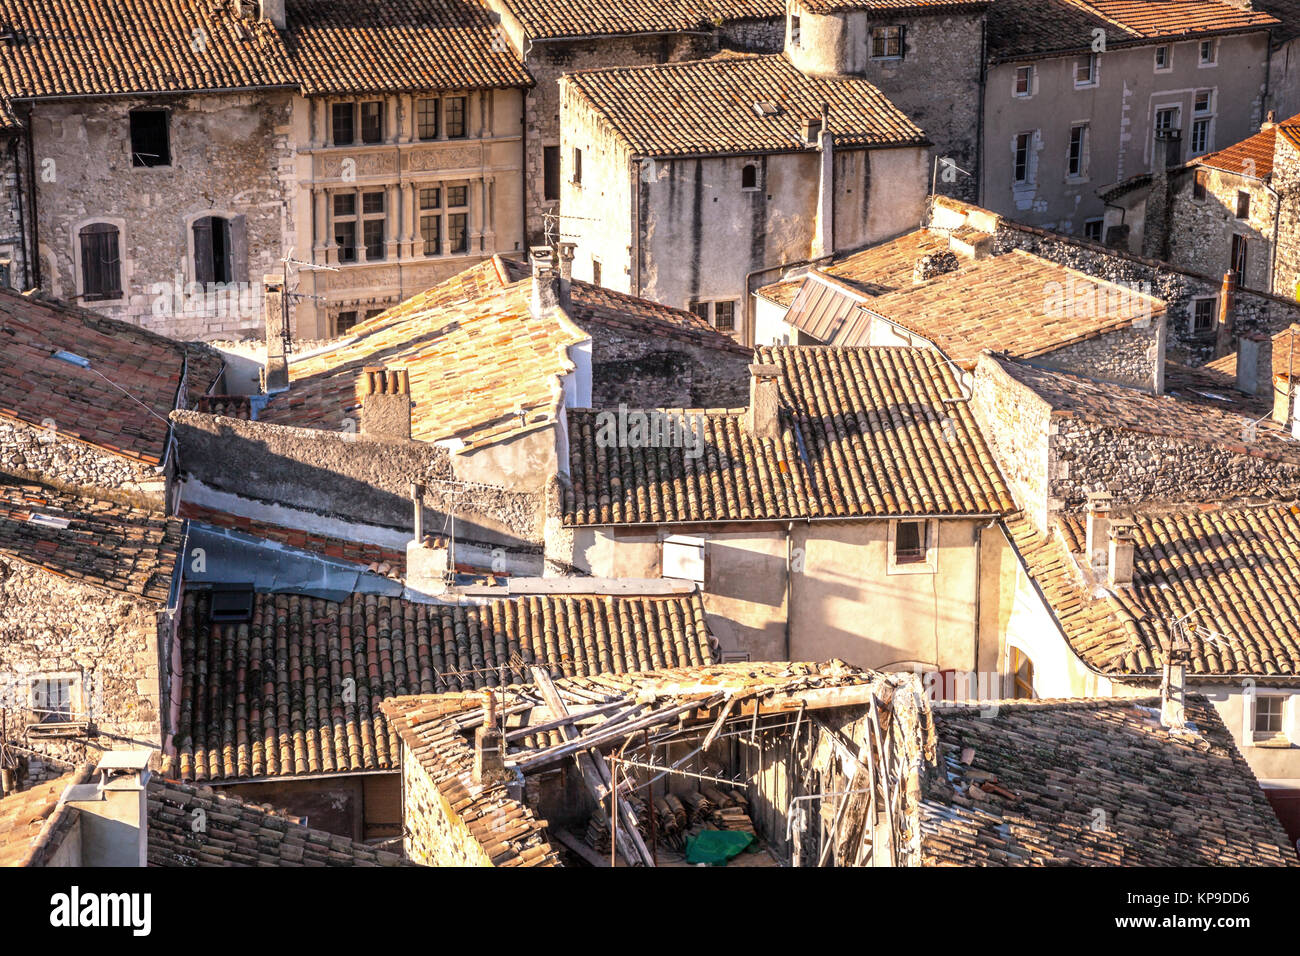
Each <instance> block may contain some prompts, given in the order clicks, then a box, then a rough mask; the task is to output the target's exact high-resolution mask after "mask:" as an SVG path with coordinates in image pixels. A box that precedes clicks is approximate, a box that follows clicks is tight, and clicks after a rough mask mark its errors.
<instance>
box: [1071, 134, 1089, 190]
mask: <svg viewBox="0 0 1300 956" xmlns="http://www.w3.org/2000/svg"><path fill="white" fill-rule="evenodd" d="M1087 141H1088V126H1087V124H1086V123H1083V124H1080V125H1078V126H1072V127H1070V152H1069V156H1068V162H1067V172H1068V174H1069V175H1071V176H1075V177H1079V176H1082V175H1083V173H1084V165H1083V157H1084V148H1085V146H1086V145H1087Z"/></svg>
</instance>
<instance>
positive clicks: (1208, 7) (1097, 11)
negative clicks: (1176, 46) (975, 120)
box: [988, 0, 1278, 60]
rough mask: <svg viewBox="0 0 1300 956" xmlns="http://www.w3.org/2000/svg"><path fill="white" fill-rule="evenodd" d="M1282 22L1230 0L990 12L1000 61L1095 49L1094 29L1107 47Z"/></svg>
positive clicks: (1053, 2)
mask: <svg viewBox="0 0 1300 956" xmlns="http://www.w3.org/2000/svg"><path fill="white" fill-rule="evenodd" d="M1277 22H1278V21H1277V20H1275V19H1274V18H1273V17H1271V16H1269V15H1268V14H1267V13H1262V12H1260V11H1258V10H1248V9H1244V8H1243V7H1242V6H1237V5H1235V4H1231V3H1228V2H1226V0H998V2H997V3H994V4H992V5H990V7H989V12H988V36H989V55H990V56H991V57H992V59H994V60H1006V59H1014V58H1016V57H1024V56H1043V55H1051V54H1056V53H1075V52H1079V51H1085V50H1089V49H1091V46H1092V37H1093V33H1092V31H1093V30H1094V29H1100V30H1104V31H1105V36H1106V45H1107V47H1112V48H1113V47H1120V46H1124V45H1132V44H1142V43H1153V42H1156V41H1158V40H1163V39H1174V38H1178V37H1186V36H1199V35H1205V34H1211V35H1212V34H1217V33H1232V32H1247V31H1252V30H1267V29H1268V28H1269V27H1271V26H1273V25H1274V24H1276V23H1277Z"/></svg>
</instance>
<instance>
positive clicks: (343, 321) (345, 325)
mask: <svg viewBox="0 0 1300 956" xmlns="http://www.w3.org/2000/svg"><path fill="white" fill-rule="evenodd" d="M356 324H357V314H356V313H355V312H340V313H339V314H338V317H337V318H336V319H335V320H334V334H335V335H342V334H343V333H344V332H346V331H348V330H349V329H351V328H352V326H354V325H356Z"/></svg>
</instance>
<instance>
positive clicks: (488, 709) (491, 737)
mask: <svg viewBox="0 0 1300 956" xmlns="http://www.w3.org/2000/svg"><path fill="white" fill-rule="evenodd" d="M512 777H513V774H512V773H511V772H510V771H509V770H507V769H506V761H505V739H504V738H503V737H502V736H501V729H500V728H499V727H497V710H496V695H495V694H494V693H493V692H492V691H490V690H489V691H486V692H485V693H484V694H483V723H482V725H481V726H480V727H479V728H478V729H477V730H475V731H474V765H473V767H472V769H471V771H470V779H471V780H472V781H473V782H474V783H476V784H478V785H479V786H480V787H490V786H493V785H494V784H498V783H504V782H506V781H507V780H510V779H511V778H512Z"/></svg>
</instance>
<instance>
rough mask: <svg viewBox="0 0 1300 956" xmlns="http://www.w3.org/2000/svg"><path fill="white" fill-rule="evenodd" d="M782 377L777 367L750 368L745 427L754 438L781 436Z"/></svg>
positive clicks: (752, 366) (755, 366)
mask: <svg viewBox="0 0 1300 956" xmlns="http://www.w3.org/2000/svg"><path fill="white" fill-rule="evenodd" d="M780 375H781V369H780V367H779V366H776V365H751V366H750V367H749V408H748V409H747V410H746V412H745V427H746V428H747V429H748V431H749V433H750V435H752V436H753V437H754V438H773V439H775V438H778V437H779V436H780V413H781V395H780Z"/></svg>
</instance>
